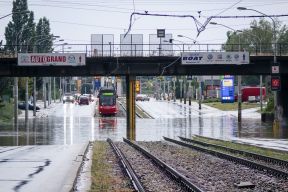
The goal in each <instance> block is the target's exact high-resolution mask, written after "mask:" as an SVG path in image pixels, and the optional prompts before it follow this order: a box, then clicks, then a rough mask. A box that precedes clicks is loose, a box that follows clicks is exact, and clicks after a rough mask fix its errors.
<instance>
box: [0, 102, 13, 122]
mask: <svg viewBox="0 0 288 192" xmlns="http://www.w3.org/2000/svg"><path fill="white" fill-rule="evenodd" d="M13 114H14V105H13V103H1V104H0V121H1V122H5V123H8V122H10V121H11V120H12V119H13Z"/></svg>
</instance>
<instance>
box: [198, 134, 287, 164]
mask: <svg viewBox="0 0 288 192" xmlns="http://www.w3.org/2000/svg"><path fill="white" fill-rule="evenodd" d="M193 139H195V140H198V141H203V142H207V143H211V144H216V145H221V146H224V147H229V148H232V149H237V150H243V151H249V152H252V153H256V154H260V155H265V156H269V157H274V158H277V159H282V160H286V161H288V152H285V151H283V152H281V151H279V150H274V149H266V148H261V147H257V146H252V145H247V144H241V143H234V142H231V141H220V140H214V139H209V138H203V137H198V136H195V137H193Z"/></svg>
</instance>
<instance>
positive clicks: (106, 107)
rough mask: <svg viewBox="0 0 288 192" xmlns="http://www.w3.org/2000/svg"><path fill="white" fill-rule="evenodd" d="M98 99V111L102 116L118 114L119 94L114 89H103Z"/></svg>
mask: <svg viewBox="0 0 288 192" xmlns="http://www.w3.org/2000/svg"><path fill="white" fill-rule="evenodd" d="M98 98H99V102H98V111H99V114H100V115H102V116H104V115H116V114H117V112H118V108H117V105H116V98H117V94H116V91H115V89H114V88H101V89H100V91H99V94H98Z"/></svg>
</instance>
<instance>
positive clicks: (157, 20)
mask: <svg viewBox="0 0 288 192" xmlns="http://www.w3.org/2000/svg"><path fill="white" fill-rule="evenodd" d="M239 6H242V7H247V8H251V9H257V10H258V11H261V12H263V13H265V14H269V15H279V14H288V9H287V7H288V1H287V0H242V1H239V0H220V1H215V0H201V1H200V0H198V1H196V0H121V1H120V0H83V1H81V0H78V1H77V0H28V8H29V10H31V11H33V12H34V14H35V20H36V21H38V20H39V18H41V17H44V16H45V17H47V18H48V19H49V21H50V24H51V30H52V33H53V34H54V35H60V36H61V38H63V39H65V42H67V43H90V39H91V34H114V39H115V40H114V41H115V43H118V42H119V39H120V34H123V33H124V32H126V31H127V29H128V27H129V22H130V15H131V13H132V12H134V11H136V12H141V13H144V12H145V11H148V13H158V14H174V15H192V16H194V17H196V18H197V20H198V21H199V22H200V23H202V24H203V23H204V22H205V21H206V19H207V18H208V17H210V16H215V15H217V16H240V15H247V16H248V15H259V14H258V13H256V12H253V11H248V10H246V11H239V10H237V9H236V8H237V7H239ZM11 10H12V1H11V0H0V16H4V15H6V14H9V13H11ZM10 20H11V17H6V18H4V19H2V20H0V40H2V39H3V40H4V39H5V36H4V31H5V27H6V26H7V23H8V22H9V21H10ZM252 20H253V19H250V18H249V19H248V18H246V19H235V18H232V19H213V20H212V21H213V22H217V23H221V24H224V25H227V26H229V27H231V28H234V29H235V30H238V29H239V30H241V29H244V28H249V24H250V23H251V21H252ZM267 20H270V21H271V19H269V18H267ZM279 20H280V21H282V22H283V24H286V23H287V21H288V17H280V18H279ZM162 28H163V29H166V33H172V34H173V38H174V39H176V40H179V41H186V42H187V41H188V42H191V40H189V39H185V38H180V37H177V35H178V34H181V35H185V36H187V37H190V38H193V39H197V41H198V42H200V43H223V42H225V40H226V32H227V30H228V29H227V28H225V27H222V26H214V25H210V24H209V25H208V26H207V27H206V29H205V30H204V31H203V32H201V34H200V35H199V36H198V37H197V28H196V25H195V22H194V21H193V20H192V19H191V18H172V17H153V16H136V18H135V19H133V26H132V30H131V32H130V33H131V34H143V35H144V36H143V39H144V43H149V34H155V33H156V30H157V29H162Z"/></svg>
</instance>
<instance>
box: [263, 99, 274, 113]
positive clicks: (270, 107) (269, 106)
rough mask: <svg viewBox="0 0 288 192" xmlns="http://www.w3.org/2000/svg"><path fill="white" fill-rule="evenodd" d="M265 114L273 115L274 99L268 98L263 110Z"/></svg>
mask: <svg viewBox="0 0 288 192" xmlns="http://www.w3.org/2000/svg"><path fill="white" fill-rule="evenodd" d="M264 112H265V113H274V98H273V97H269V99H268V103H267V106H266V108H265V110H264Z"/></svg>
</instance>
